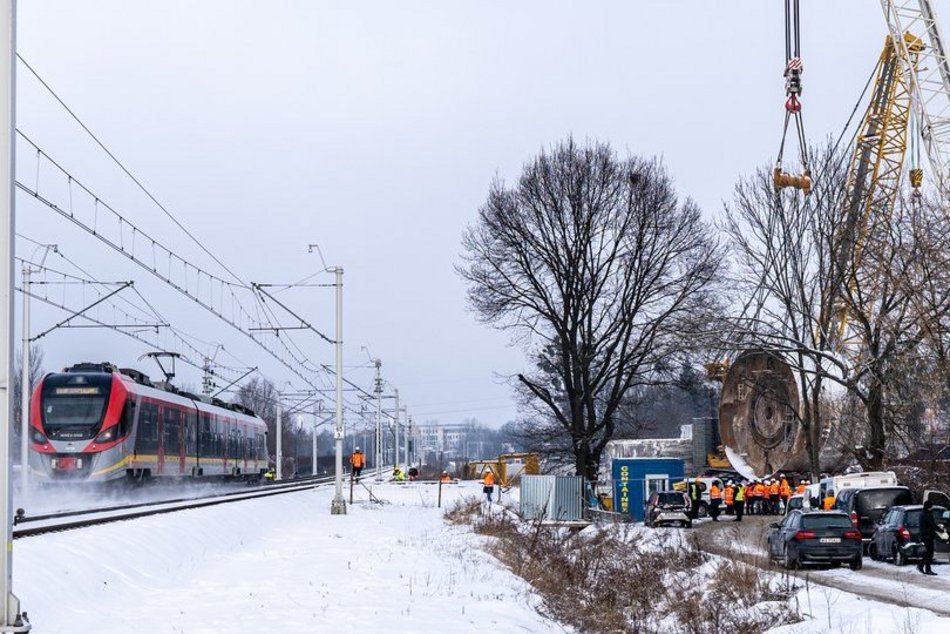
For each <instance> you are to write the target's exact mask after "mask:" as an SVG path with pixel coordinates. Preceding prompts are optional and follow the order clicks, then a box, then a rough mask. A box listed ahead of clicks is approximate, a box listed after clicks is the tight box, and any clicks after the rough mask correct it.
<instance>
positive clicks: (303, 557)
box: [14, 483, 569, 634]
mask: <svg viewBox="0 0 950 634" xmlns="http://www.w3.org/2000/svg"><path fill="white" fill-rule="evenodd" d="M373 489H374V492H375V493H376V495H377V496H379V497H380V498H382V499H384V500H388V501H389V502H391V504H387V505H376V504H371V503H369V502H367V501H365V498H366V495H365V492H364V494H363V495H362V496H359V497H362V498H363V501H360V500H359V499H357V500H356V501H355V503H354V504H353V505H352V506H350V507H349V508H348V513H347V515H345V516H331V515H330V510H329V509H330V500H331V498H332V489H328V488H322V489H318V490H315V491H308V492H303V493H296V494H288V495H280V496H274V497H270V498H265V499H260V500H253V501H248V502H241V503H237V504H226V505H221V506H215V507H211V508H205V509H196V510H193V511H185V512H181V513H172V514H168V515H160V516H155V517H148V518H144V519H138V520H134V521H128V522H120V523H116V524H109V525H105V526H100V527H93V528H88V529H82V530H78V531H70V532H65V533H61V534H53V535H43V536H39V537H32V538H25V539H19V540H17V541H16V543H15V547H14V591H15V592H16V594H17V595H18V596H19V597H20V600H21V602H22V606H23V608H24V609H25V610H27V611H28V612H29V616H30V621H31V622H32V623H33V627H34V631H36V632H43V633H44V634H49V633H54V632H61V633H68V634H75V633H79V632H93V631H95V632H97V633H103V634H104V633H108V632H116V633H119V632H121V633H123V634H127V633H128V632H141V633H143V634H151V633H153V632H155V633H159V632H173V633H188V634H196V633H209V634H210V633H219V632H233V633H242V632H289V633H293V632H347V633H350V632H354V631H359V632H367V633H369V632H387V634H390V633H391V634H397V633H401V632H412V633H414V634H422V633H426V632H433V631H442V630H445V631H452V632H485V631H496V632H532V633H534V632H538V633H546V632H565V631H569V630H567V629H566V628H564V627H562V626H560V625H558V624H557V623H554V622H552V621H550V620H547V619H545V618H544V617H542V616H541V615H539V614H538V613H537V611H536V610H535V609H534V606H535V605H537V601H538V599H537V598H536V597H535V595H534V594H533V593H532V592H531V591H530V588H529V587H528V586H527V584H526V583H525V582H524V581H522V580H521V579H519V578H517V577H515V576H514V575H512V574H511V573H510V572H508V571H507V570H506V569H504V568H503V567H502V566H501V565H500V564H498V562H497V561H496V560H495V559H494V558H493V557H491V556H490V555H488V554H487V553H485V552H483V551H482V549H481V548H480V544H481V543H482V541H483V539H484V538H481V537H478V536H476V535H473V534H472V533H470V532H468V531H466V530H465V529H463V528H455V527H451V526H449V525H447V524H446V523H445V522H444V521H443V519H442V509H438V508H436V495H437V491H436V487H435V486H433V485H423V484H419V483H414V484H412V485H408V486H398V485H389V484H383V485H377V486H374V487H373ZM479 492H480V486H479V485H478V484H477V483H464V484H461V485H451V486H446V487H444V488H443V508H444V507H445V505H446V504H447V503H451V502H452V500H454V499H457V498H458V497H459V496H460V495H478V494H479Z"/></svg>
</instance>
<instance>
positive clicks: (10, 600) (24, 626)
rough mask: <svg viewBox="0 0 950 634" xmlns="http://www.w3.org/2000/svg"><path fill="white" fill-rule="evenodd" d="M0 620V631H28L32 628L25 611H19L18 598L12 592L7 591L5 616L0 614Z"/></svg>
mask: <svg viewBox="0 0 950 634" xmlns="http://www.w3.org/2000/svg"><path fill="white" fill-rule="evenodd" d="M0 620H3V622H2V623H0V632H29V631H30V629H31V628H32V626H31V625H30V620H29V619H28V618H27V616H26V612H20V600H19V599H17V598H16V595H14V594H13V593H12V592H11V593H7V618H6V619H3V618H2V615H0ZM8 623H9V625H7V624H8Z"/></svg>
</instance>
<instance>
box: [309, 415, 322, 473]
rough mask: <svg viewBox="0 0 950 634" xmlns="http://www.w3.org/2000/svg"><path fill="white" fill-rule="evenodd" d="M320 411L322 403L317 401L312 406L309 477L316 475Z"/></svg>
mask: <svg viewBox="0 0 950 634" xmlns="http://www.w3.org/2000/svg"><path fill="white" fill-rule="evenodd" d="M322 410H323V401H317V402H316V403H315V404H314V406H313V453H312V455H311V462H310V475H317V427H318V426H319V425H320V414H321V412H322Z"/></svg>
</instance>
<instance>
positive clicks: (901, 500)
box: [835, 486, 914, 545]
mask: <svg viewBox="0 0 950 634" xmlns="http://www.w3.org/2000/svg"><path fill="white" fill-rule="evenodd" d="M913 503H914V499H913V498H912V497H911V495H910V490H909V489H908V488H907V487H896V486H895V487H868V488H866V489H844V490H842V491H840V492H839V493H838V497H837V499H836V500H835V510H836V511H844V512H845V513H847V514H848V516H849V517H850V518H851V523H852V524H853V525H854V527H855V528H856V529H858V530H859V531H861V539H862V540H863V541H864V542H865V545H866V544H868V543H870V541H871V535H873V534H874V529H875V528H877V523H878V521H880V519H881V518H882V517H884V514H885V513H886V512H887V510H888V509H889V508H891V507H892V506H906V505H908V504H913Z"/></svg>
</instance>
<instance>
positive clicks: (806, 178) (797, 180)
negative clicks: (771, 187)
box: [772, 167, 812, 196]
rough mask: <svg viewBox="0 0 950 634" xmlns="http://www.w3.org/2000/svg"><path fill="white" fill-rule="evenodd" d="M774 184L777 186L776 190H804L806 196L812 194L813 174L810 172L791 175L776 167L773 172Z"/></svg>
mask: <svg viewBox="0 0 950 634" xmlns="http://www.w3.org/2000/svg"><path fill="white" fill-rule="evenodd" d="M772 182H773V183H774V184H775V189H782V188H784V187H794V188H795V189H800V190H802V191H803V192H804V193H805V195H806V196H807V195H808V194H809V193H811V184H812V183H811V174H810V173H809V171H808V170H805V171H804V172H802V173H801V174H789V173H788V172H783V171H782V168H781V167H776V168H775V169H774V170H772Z"/></svg>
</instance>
